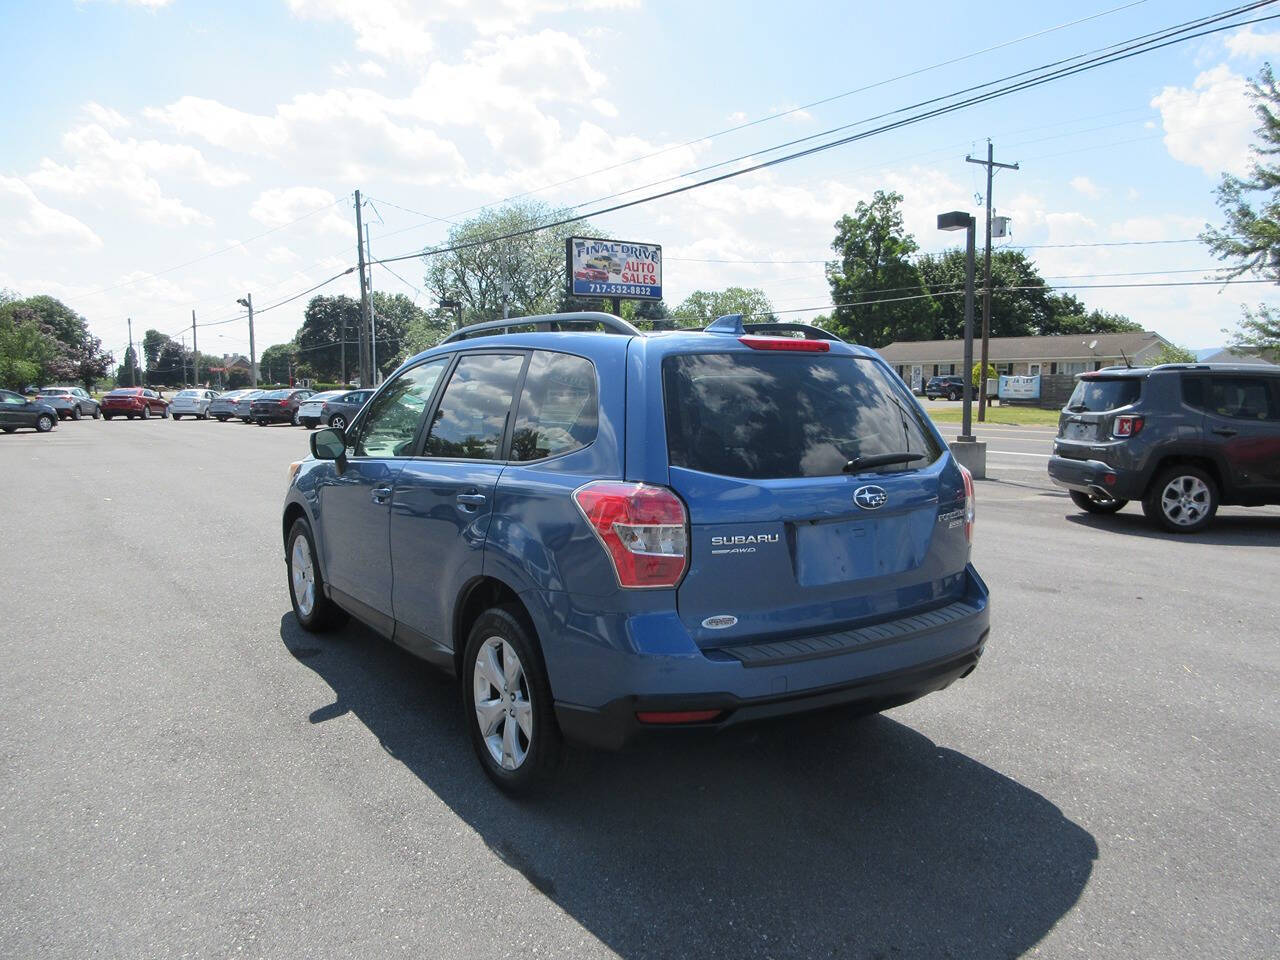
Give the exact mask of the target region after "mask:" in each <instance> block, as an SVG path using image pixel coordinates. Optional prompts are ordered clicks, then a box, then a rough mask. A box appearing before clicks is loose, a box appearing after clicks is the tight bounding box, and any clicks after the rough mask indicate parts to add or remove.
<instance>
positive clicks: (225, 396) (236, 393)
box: [208, 390, 252, 423]
mask: <svg viewBox="0 0 1280 960" xmlns="http://www.w3.org/2000/svg"><path fill="white" fill-rule="evenodd" d="M251 392H252V391H250V390H228V391H226V392H225V393H220V394H218V395H217V396H216V397H214V398H213V400H212V401H211V402H210V403H209V410H208V414H209V416H211V417H216V418H217V420H218V421H219V422H220V423H226V422H227V421H228V420H230V419H231V418H232V417H234V416H235V415H236V404H237V403H238V402H239V401H240V398H241V397H243V396H244V395H245V394H246V393H251Z"/></svg>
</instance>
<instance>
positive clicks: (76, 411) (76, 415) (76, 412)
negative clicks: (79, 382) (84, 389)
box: [71, 404, 84, 420]
mask: <svg viewBox="0 0 1280 960" xmlns="http://www.w3.org/2000/svg"><path fill="white" fill-rule="evenodd" d="M82 416H84V414H82V413H81V412H80V407H79V405H78V404H77V405H76V406H74V407H72V408H71V419H72V420H79V419H80V418H81V417H82Z"/></svg>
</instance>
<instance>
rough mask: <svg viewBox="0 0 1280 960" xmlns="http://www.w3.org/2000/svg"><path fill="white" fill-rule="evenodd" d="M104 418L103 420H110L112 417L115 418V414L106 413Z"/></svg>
mask: <svg viewBox="0 0 1280 960" xmlns="http://www.w3.org/2000/svg"><path fill="white" fill-rule="evenodd" d="M102 416H103V419H106V420H110V419H111V418H112V417H114V416H115V414H114V413H104V414H103V415H102Z"/></svg>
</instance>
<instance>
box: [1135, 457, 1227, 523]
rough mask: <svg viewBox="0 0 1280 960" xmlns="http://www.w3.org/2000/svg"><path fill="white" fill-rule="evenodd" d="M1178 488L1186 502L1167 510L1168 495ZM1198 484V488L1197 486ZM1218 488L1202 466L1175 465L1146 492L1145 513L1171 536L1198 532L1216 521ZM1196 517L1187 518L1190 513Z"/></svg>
mask: <svg viewBox="0 0 1280 960" xmlns="http://www.w3.org/2000/svg"><path fill="white" fill-rule="evenodd" d="M1173 485H1176V486H1177V487H1178V488H1179V489H1181V490H1182V491H1183V492H1184V493H1186V494H1187V495H1188V496H1187V499H1186V501H1185V503H1186V504H1187V505H1186V506H1184V505H1183V503H1184V502H1183V501H1179V502H1178V503H1177V504H1176V505H1172V509H1171V510H1166V508H1165V497H1164V495H1165V492H1166V491H1167V490H1169V488H1170V487H1171V486H1173ZM1197 485H1199V486H1197ZM1218 500H1219V494H1218V485H1217V483H1215V482H1214V479H1213V477H1211V476H1209V474H1208V473H1206V472H1205V471H1204V470H1201V469H1200V468H1199V467H1193V466H1191V465H1190V464H1181V465H1179V464H1175V465H1174V466H1172V467H1169V468H1168V469H1167V470H1164V471H1162V472H1161V473H1160V474H1159V475H1158V476H1157V477H1156V478H1155V480H1154V482H1152V484H1151V487H1150V488H1149V489H1148V490H1147V495H1146V497H1145V498H1144V499H1143V501H1142V512H1143V513H1145V514H1146V515H1147V519H1148V520H1154V521H1155V522H1156V523H1158V524H1159V525H1160V526H1161V527H1163V528H1164V529H1166V530H1168V531H1169V532H1170V533H1199V532H1200V531H1201V530H1203V529H1204V528H1205V527H1207V526H1208V525H1209V524H1210V523H1212V522H1213V517H1214V515H1215V514H1216V513H1217V512H1218ZM1193 513H1194V514H1195V516H1194V517H1193V518H1191V519H1186V520H1184V519H1183V518H1188V517H1190V516H1191V514H1193Z"/></svg>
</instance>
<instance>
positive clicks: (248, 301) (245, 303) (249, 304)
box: [236, 293, 258, 388]
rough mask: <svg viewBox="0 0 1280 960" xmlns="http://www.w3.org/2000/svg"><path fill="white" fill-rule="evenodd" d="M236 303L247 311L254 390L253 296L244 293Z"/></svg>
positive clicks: (255, 358)
mask: <svg viewBox="0 0 1280 960" xmlns="http://www.w3.org/2000/svg"><path fill="white" fill-rule="evenodd" d="M236 303H238V304H240V306H242V307H244V308H245V309H246V310H248V311H249V377H250V379H251V381H252V384H253V386H254V387H255V388H256V387H257V386H258V352H257V349H256V348H255V347H254V345H253V294H252V293H246V294H245V295H244V297H243V298H242V299H239V300H237V301H236Z"/></svg>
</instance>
